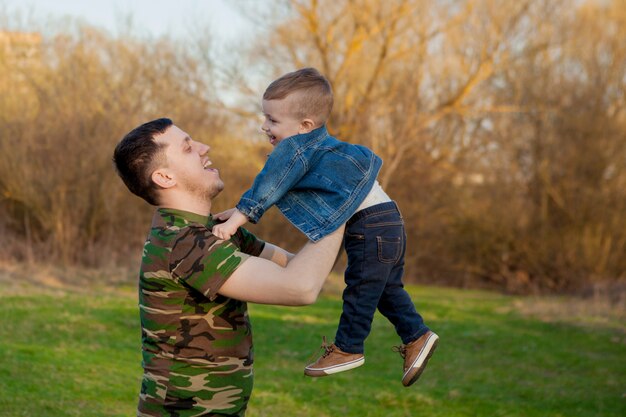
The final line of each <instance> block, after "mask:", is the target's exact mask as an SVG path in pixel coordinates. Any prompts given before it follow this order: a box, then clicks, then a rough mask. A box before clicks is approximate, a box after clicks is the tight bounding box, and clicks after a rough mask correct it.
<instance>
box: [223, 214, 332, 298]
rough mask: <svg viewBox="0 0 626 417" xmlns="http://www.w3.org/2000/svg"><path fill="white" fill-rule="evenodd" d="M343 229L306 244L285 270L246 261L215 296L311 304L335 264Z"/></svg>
mask: <svg viewBox="0 0 626 417" xmlns="http://www.w3.org/2000/svg"><path fill="white" fill-rule="evenodd" d="M343 229H344V226H343V225H342V226H341V227H340V228H339V229H337V230H335V231H334V232H333V233H331V234H330V235H328V236H326V237H324V238H323V239H321V240H319V241H318V242H315V243H313V242H308V243H307V244H306V245H304V247H303V248H302V250H300V252H298V254H297V255H295V256H294V257H293V259H291V260H290V261H289V263H288V264H287V265H286V266H285V267H281V266H279V265H277V264H276V263H274V262H272V261H269V260H267V259H263V258H257V257H250V258H249V259H248V260H246V261H245V262H244V263H243V264H241V266H239V268H237V269H236V270H235V272H233V273H232V275H231V276H230V277H229V278H228V280H226V282H224V284H223V285H222V287H221V288H220V289H219V291H218V293H220V294H221V295H224V296H226V297H230V298H235V299H238V300H242V301H250V302H253V303H259V304H278V305H290V306H296V305H307V304H312V303H314V302H315V300H316V299H317V296H318V295H319V292H320V291H321V289H322V286H323V285H324V281H325V280H326V277H327V276H328V274H329V273H330V270H331V268H332V267H333V264H334V263H335V259H336V257H337V252H338V251H339V246H340V245H341V240H342V237H343ZM271 246H273V245H271ZM270 249H271V248H270ZM263 252H265V249H264V250H263ZM261 254H263V253H261ZM266 255H267V252H266Z"/></svg>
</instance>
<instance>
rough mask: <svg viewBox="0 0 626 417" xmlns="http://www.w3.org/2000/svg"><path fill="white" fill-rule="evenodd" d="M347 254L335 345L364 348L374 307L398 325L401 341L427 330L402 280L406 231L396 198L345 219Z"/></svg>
mask: <svg viewBox="0 0 626 417" xmlns="http://www.w3.org/2000/svg"><path fill="white" fill-rule="evenodd" d="M344 247H345V249H346V253H347V254H348V267H347V268H346V272H345V281H346V289H345V290H344V292H343V313H342V314H341V319H340V320H339V328H338V329H337V334H336V335H335V344H336V345H337V346H338V347H339V348H340V349H341V350H343V351H344V352H349V353H363V343H364V341H365V339H366V338H367V336H368V335H369V333H370V329H371V327H372V319H373V318H374V313H375V312H376V308H378V310H379V311H380V312H381V314H382V315H383V316H385V317H386V318H387V319H388V320H389V321H390V322H391V323H392V324H393V325H394V327H395V329H396V333H398V336H400V339H402V343H405V344H406V343H409V342H412V341H413V340H415V339H417V338H419V337H420V336H421V335H423V334H424V333H426V332H427V331H428V327H426V325H425V324H424V320H423V319H422V316H420V315H419V313H418V312H417V311H416V310H415V306H414V305H413V301H411V297H410V296H409V294H408V293H407V292H406V290H405V289H404V285H403V284H402V274H403V272H404V253H405V251H406V233H405V232H404V220H403V219H402V215H401V214H400V211H399V210H398V207H397V206H396V203H394V202H393V201H391V202H387V203H381V204H377V205H375V206H371V207H368V208H365V209H363V210H360V211H359V212H357V213H355V214H354V215H353V216H352V217H351V218H350V220H348V222H347V223H346V230H345V236H344Z"/></svg>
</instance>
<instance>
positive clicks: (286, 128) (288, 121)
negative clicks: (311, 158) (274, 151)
mask: <svg viewBox="0 0 626 417" xmlns="http://www.w3.org/2000/svg"><path fill="white" fill-rule="evenodd" d="M292 102H293V100H290V96H287V97H285V98H284V99H281V100H263V104H262V106H263V114H264V115H265V121H264V122H263V124H262V125H261V130H263V132H265V134H266V135H267V137H268V138H269V140H270V143H271V144H272V146H276V145H278V144H279V143H280V141H281V140H283V139H285V138H288V137H290V136H294V135H297V134H299V133H305V130H306V129H305V128H304V127H303V126H302V121H301V120H299V119H297V118H296V117H294V116H293V105H294V103H292Z"/></svg>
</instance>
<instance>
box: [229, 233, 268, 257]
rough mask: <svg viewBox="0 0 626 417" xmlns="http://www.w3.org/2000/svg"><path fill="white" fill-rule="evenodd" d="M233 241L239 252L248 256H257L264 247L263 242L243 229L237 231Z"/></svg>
mask: <svg viewBox="0 0 626 417" xmlns="http://www.w3.org/2000/svg"><path fill="white" fill-rule="evenodd" d="M234 239H235V242H236V243H237V245H238V246H239V248H240V250H241V251H242V252H243V253H247V254H248V255H252V256H259V255H260V254H261V252H263V248H264V247H265V242H264V241H262V240H261V239H259V238H258V237H256V236H255V235H254V234H252V233H250V231H248V230H247V229H244V228H243V227H240V228H239V229H237V233H235V236H234Z"/></svg>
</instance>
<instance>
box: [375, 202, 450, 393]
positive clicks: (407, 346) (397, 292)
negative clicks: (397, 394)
mask: <svg viewBox="0 0 626 417" xmlns="http://www.w3.org/2000/svg"><path fill="white" fill-rule="evenodd" d="M398 216H400V214H399V213H398ZM400 218H401V217H400ZM402 233H403V248H402V255H401V257H400V259H399V260H398V262H397V263H396V264H395V265H394V267H393V268H392V270H391V273H390V275H389V279H388V281H387V285H386V287H385V289H384V290H383V293H382V295H381V297H380V301H379V303H378V310H379V311H380V312H381V313H382V314H383V315H384V316H385V317H386V318H387V319H388V320H389V321H390V322H391V323H392V324H393V325H394V327H395V329H396V332H397V333H398V336H400V338H401V339H402V343H403V345H402V346H400V347H399V348H398V351H399V352H400V354H401V355H402V358H403V359H404V369H403V370H404V373H403V375H402V384H403V385H404V386H406V387H408V386H410V385H412V384H413V383H414V382H415V381H417V379H418V378H419V377H420V375H421V374H422V372H423V371H424V368H425V367H426V364H427V363H428V360H429V359H430V357H431V355H432V354H433V352H434V351H435V349H436V347H437V344H438V341H439V336H437V335H436V334H435V333H433V332H432V331H430V329H428V327H427V326H426V325H425V324H424V319H423V318H422V316H421V315H420V314H419V313H418V312H417V311H416V310H415V305H414V304H413V301H412V300H411V297H410V296H409V294H408V293H407V292H406V290H405V289H404V285H403V283H402V276H403V274H404V253H405V250H406V242H405V241H406V234H405V233H404V227H403V231H402Z"/></svg>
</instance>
